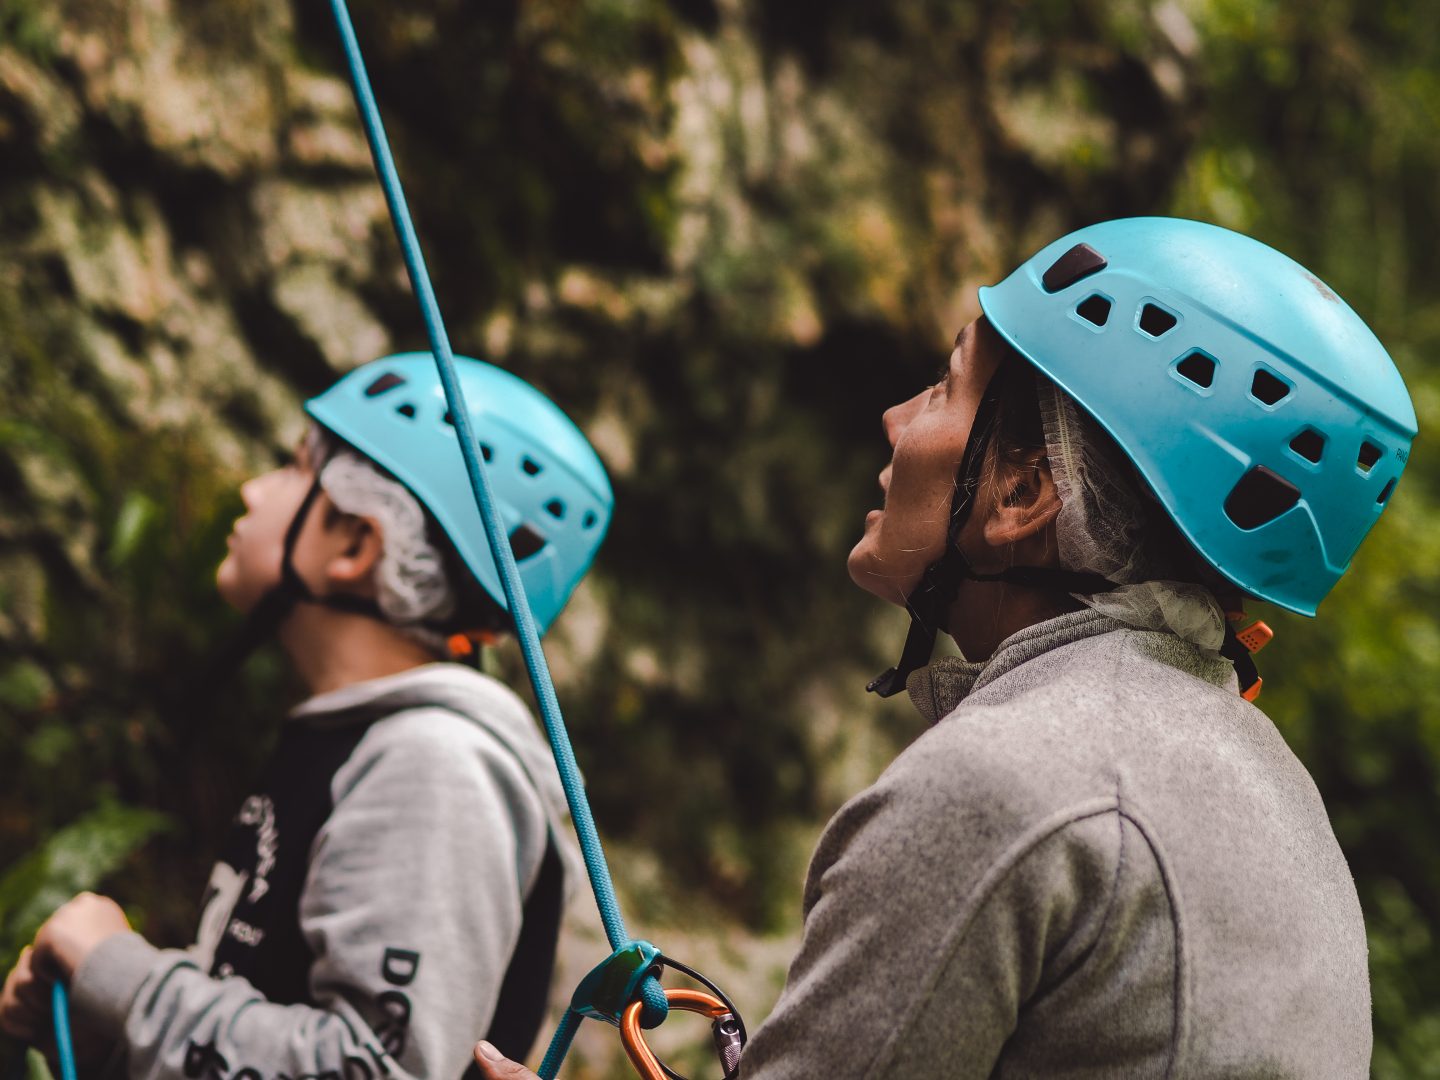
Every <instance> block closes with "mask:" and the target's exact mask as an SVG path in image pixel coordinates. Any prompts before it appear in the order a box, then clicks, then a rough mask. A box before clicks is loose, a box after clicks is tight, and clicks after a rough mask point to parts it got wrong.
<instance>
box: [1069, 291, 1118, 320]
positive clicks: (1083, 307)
mask: <svg viewBox="0 0 1440 1080" xmlns="http://www.w3.org/2000/svg"><path fill="white" fill-rule="evenodd" d="M1075 314H1076V315H1079V316H1080V317H1081V318H1082V319H1084V320H1085V321H1086V322H1089V323H1094V324H1095V325H1096V326H1104V325H1105V323H1106V321H1107V320H1108V319H1109V318H1110V301H1109V300H1107V299H1106V298H1105V297H1103V296H1101V295H1100V294H1099V293H1096V294H1095V295H1094V296H1091V297H1088V298H1087V299H1085V300H1082V301H1081V302H1080V304H1079V305H1078V306H1077V307H1076V308H1075Z"/></svg>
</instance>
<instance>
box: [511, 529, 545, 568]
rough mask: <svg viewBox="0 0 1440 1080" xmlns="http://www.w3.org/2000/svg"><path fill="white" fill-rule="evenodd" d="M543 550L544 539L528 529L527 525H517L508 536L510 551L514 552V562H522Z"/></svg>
mask: <svg viewBox="0 0 1440 1080" xmlns="http://www.w3.org/2000/svg"><path fill="white" fill-rule="evenodd" d="M544 548H545V537H543V536H541V535H540V534H539V533H538V532H536V531H535V530H534V529H532V528H530V526H529V525H517V526H515V531H514V532H512V533H511V534H510V550H511V551H512V552H514V554H515V561H516V562H524V561H525V560H526V559H528V558H530V556H532V555H535V554H538V553H539V552H540V551H542V550H544Z"/></svg>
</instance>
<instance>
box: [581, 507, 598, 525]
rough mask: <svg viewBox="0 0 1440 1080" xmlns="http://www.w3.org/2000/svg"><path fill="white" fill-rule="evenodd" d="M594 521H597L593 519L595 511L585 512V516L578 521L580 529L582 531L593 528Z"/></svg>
mask: <svg viewBox="0 0 1440 1080" xmlns="http://www.w3.org/2000/svg"><path fill="white" fill-rule="evenodd" d="M596 520H597V519H596V517H595V511H594V510H586V511H585V516H584V517H583V518H581V519H580V527H581V528H582V529H593V528H594V527H595V522H596Z"/></svg>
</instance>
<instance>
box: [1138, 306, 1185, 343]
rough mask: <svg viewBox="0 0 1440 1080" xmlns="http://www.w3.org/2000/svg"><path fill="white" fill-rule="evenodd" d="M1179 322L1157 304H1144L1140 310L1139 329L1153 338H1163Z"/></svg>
mask: <svg viewBox="0 0 1440 1080" xmlns="http://www.w3.org/2000/svg"><path fill="white" fill-rule="evenodd" d="M1179 321H1180V320H1179V319H1177V318H1176V317H1175V316H1174V315H1172V314H1171V313H1170V312H1168V311H1166V310H1165V309H1164V308H1163V307H1161V306H1160V305H1159V304H1146V305H1145V306H1144V307H1142V308H1141V309H1140V329H1141V330H1143V331H1144V332H1145V333H1147V334H1149V335H1150V336H1151V337H1153V338H1158V337H1164V336H1165V335H1166V334H1168V333H1169V332H1170V331H1171V330H1174V329H1175V324H1176V323H1178V322H1179Z"/></svg>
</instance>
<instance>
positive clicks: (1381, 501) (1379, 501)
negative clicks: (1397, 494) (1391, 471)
mask: <svg viewBox="0 0 1440 1080" xmlns="http://www.w3.org/2000/svg"><path fill="white" fill-rule="evenodd" d="M1394 490H1395V478H1394V477H1393V476H1392V477H1391V478H1390V482H1389V483H1387V484H1386V485H1385V488H1384V490H1383V491H1381V492H1380V494H1379V496H1378V497H1377V498H1376V499H1375V505H1376V506H1384V505H1385V500H1386V499H1388V498H1390V492H1392V491H1394Z"/></svg>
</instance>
